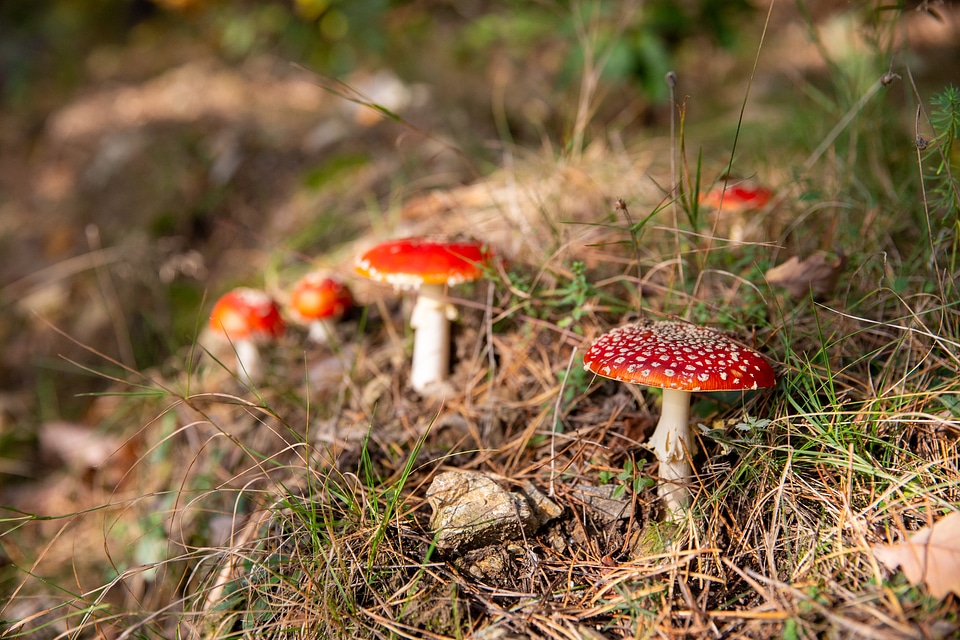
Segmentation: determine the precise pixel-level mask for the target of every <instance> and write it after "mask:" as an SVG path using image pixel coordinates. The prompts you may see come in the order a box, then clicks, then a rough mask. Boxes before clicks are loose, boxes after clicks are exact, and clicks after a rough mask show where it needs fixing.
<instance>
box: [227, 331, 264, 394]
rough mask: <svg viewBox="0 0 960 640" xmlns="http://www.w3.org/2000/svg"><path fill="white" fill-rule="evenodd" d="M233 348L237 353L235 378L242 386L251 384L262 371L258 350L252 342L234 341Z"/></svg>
mask: <svg viewBox="0 0 960 640" xmlns="http://www.w3.org/2000/svg"><path fill="white" fill-rule="evenodd" d="M233 346H234V348H235V349H236V351H237V377H238V378H239V379H240V382H242V383H244V384H253V383H254V382H256V381H257V380H259V379H260V374H261V373H262V369H263V367H262V365H261V363H260V349H259V348H257V345H256V344H254V342H253V340H236V341H235V342H234V343H233Z"/></svg>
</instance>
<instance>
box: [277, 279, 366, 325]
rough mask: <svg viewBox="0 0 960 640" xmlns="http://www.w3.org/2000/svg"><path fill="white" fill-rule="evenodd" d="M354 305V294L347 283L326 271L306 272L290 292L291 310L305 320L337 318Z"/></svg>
mask: <svg viewBox="0 0 960 640" xmlns="http://www.w3.org/2000/svg"><path fill="white" fill-rule="evenodd" d="M352 306H353V296H352V295H350V289H348V288H347V285H345V284H344V283H343V281H341V280H340V279H339V278H337V277H336V276H333V275H332V274H330V273H326V272H324V271H313V272H310V273H308V274H306V275H305V276H303V277H302V278H300V280H299V281H297V284H296V285H295V286H294V287H293V291H292V292H291V293H290V311H291V312H292V313H293V314H294V315H295V316H296V317H297V318H298V319H300V320H302V321H303V322H312V321H314V320H324V319H327V318H330V319H332V320H336V319H338V318H341V317H343V314H345V313H346V312H347V311H349V310H350V308H351V307H352Z"/></svg>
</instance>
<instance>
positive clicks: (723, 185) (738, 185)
mask: <svg viewBox="0 0 960 640" xmlns="http://www.w3.org/2000/svg"><path fill="white" fill-rule="evenodd" d="M772 197H773V191H771V190H770V189H767V188H766V187H764V186H761V185H760V184H758V183H756V182H753V181H751V180H731V179H725V180H721V181H720V182H718V183H717V184H716V185H714V187H713V188H712V189H710V190H709V191H706V192H704V193H701V194H700V204H703V205H705V206H708V207H710V208H712V209H716V210H717V211H723V212H725V213H740V212H743V211H752V210H756V209H762V208H763V207H764V205H766V204H767V203H768V202H770V199H771V198H772Z"/></svg>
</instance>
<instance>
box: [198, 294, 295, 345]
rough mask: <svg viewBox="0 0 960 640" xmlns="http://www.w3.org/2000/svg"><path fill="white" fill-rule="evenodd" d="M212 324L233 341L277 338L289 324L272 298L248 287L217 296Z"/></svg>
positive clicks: (211, 317)
mask: <svg viewBox="0 0 960 640" xmlns="http://www.w3.org/2000/svg"><path fill="white" fill-rule="evenodd" d="M210 327H211V328H212V329H214V330H215V331H221V332H223V333H225V334H226V335H227V337H228V338H230V340H233V341H238V340H259V339H270V338H277V337H279V336H281V335H282V334H283V331H284V329H285V328H286V327H285V325H284V322H283V318H282V317H281V316H280V309H279V308H278V307H277V304H276V302H274V301H273V298H271V297H270V296H269V295H267V294H266V293H264V292H263V291H258V290H256V289H248V288H246V287H240V288H237V289H233V290H232V291H228V292H227V293H225V294H223V296H222V297H221V298H220V299H219V300H217V303H216V304H215V305H214V306H213V311H212V312H211V313H210Z"/></svg>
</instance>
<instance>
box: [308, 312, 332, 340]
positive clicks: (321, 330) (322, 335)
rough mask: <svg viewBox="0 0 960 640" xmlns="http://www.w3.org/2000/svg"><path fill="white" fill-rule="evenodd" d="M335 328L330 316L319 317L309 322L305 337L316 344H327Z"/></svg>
mask: <svg viewBox="0 0 960 640" xmlns="http://www.w3.org/2000/svg"><path fill="white" fill-rule="evenodd" d="M335 330H336V321H335V320H333V319H332V318H321V319H318V320H313V321H312V322H310V330H309V333H308V334H307V337H308V338H309V339H310V340H312V341H314V342H316V343H317V344H327V343H328V342H330V337H331V336H332V335H334V333H333V332H334V331H335Z"/></svg>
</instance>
